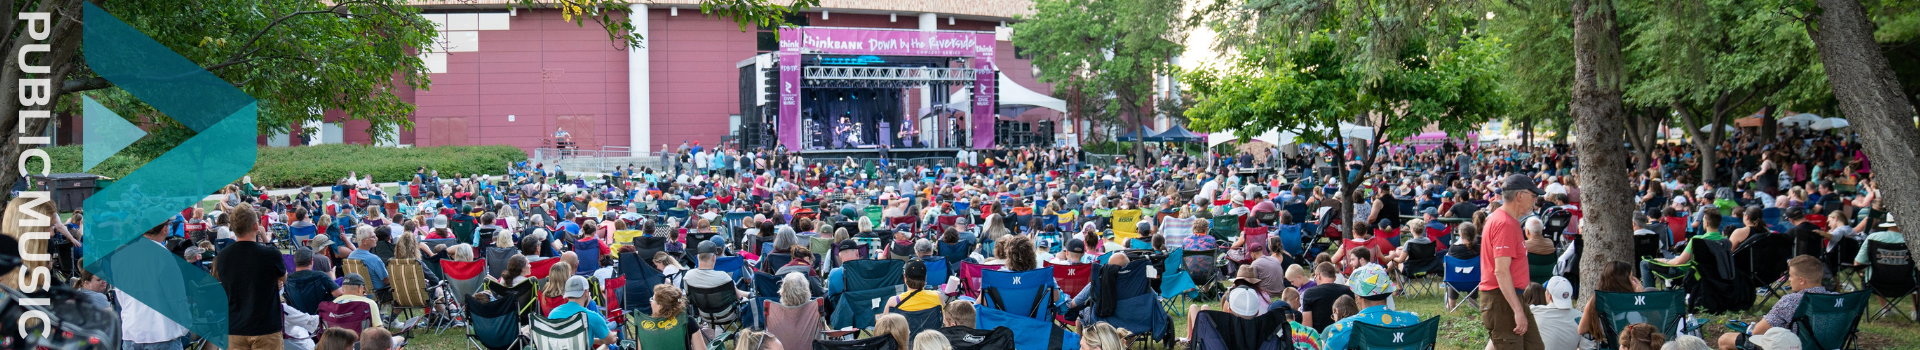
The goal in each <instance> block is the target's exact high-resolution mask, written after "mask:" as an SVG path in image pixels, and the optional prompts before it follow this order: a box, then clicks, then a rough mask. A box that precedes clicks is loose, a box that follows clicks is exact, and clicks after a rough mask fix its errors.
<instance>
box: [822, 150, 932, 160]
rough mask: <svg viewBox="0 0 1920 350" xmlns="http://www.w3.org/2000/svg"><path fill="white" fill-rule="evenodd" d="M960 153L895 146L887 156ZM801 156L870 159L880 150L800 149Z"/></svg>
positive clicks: (902, 156) (908, 157)
mask: <svg viewBox="0 0 1920 350" xmlns="http://www.w3.org/2000/svg"><path fill="white" fill-rule="evenodd" d="M958 153H960V149H959V148H894V149H889V150H887V158H890V159H915V158H953V157H954V155H955V154H958ZM800 156H801V157H804V158H808V161H813V160H815V159H844V158H847V157H852V158H854V159H870V158H880V150H879V149H874V148H851V149H812V150H803V151H800Z"/></svg>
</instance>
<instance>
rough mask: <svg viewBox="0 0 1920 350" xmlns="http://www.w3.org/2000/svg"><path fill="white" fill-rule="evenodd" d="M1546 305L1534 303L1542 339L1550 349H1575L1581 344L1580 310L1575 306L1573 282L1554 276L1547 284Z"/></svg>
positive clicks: (1533, 307)
mask: <svg viewBox="0 0 1920 350" xmlns="http://www.w3.org/2000/svg"><path fill="white" fill-rule="evenodd" d="M1546 297H1547V298H1546V299H1547V300H1546V302H1547V304H1546V305H1532V306H1529V308H1531V309H1533V319H1535V320H1539V321H1540V340H1541V342H1542V343H1544V344H1546V345H1547V348H1548V349H1573V348H1576V347H1579V346H1580V335H1579V334H1578V333H1576V332H1575V330H1576V329H1578V328H1579V326H1580V325H1579V322H1576V321H1575V320H1577V319H1579V318H1580V310H1575V309H1574V308H1573V282H1569V281H1567V278H1566V277H1560V276H1553V278H1552V279H1548V280H1547V284H1546Z"/></svg>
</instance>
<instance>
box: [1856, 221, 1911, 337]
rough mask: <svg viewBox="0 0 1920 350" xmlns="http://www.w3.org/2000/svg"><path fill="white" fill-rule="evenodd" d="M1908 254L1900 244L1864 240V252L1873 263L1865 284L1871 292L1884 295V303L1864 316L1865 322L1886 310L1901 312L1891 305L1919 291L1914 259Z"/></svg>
mask: <svg viewBox="0 0 1920 350" xmlns="http://www.w3.org/2000/svg"><path fill="white" fill-rule="evenodd" d="M1907 253H1908V252H1907V247H1906V245H1903V244H1896V243H1885V242H1878V241H1868V242H1867V254H1869V255H1868V256H1869V257H1870V258H1872V261H1870V262H1871V263H1872V264H1873V266H1872V267H1869V268H1868V270H1867V281H1866V285H1867V287H1868V288H1870V289H1872V290H1873V294H1874V295H1878V296H1880V297H1882V298H1886V299H1885V301H1886V304H1885V305H1884V306H1882V307H1880V311H1874V312H1873V316H1869V317H1867V318H1868V321H1872V320H1876V319H1879V318H1880V317H1883V316H1885V315H1886V314H1887V313H1888V312H1893V313H1896V314H1898V313H1902V312H1899V311H1896V310H1894V306H1895V305H1899V304H1900V300H1902V299H1906V298H1907V297H1908V296H1912V295H1913V294H1914V293H1915V292H1920V285H1917V284H1916V282H1915V277H1914V265H1913V259H1912V258H1911V257H1910V256H1909V255H1907ZM1901 318H1906V317H1904V316H1902V317H1901Z"/></svg>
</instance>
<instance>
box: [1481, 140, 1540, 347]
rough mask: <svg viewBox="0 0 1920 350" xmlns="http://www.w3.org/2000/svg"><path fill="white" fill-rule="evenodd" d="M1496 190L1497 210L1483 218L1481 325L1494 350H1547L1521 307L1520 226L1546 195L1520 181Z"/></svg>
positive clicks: (1523, 263) (1523, 261)
mask: <svg viewBox="0 0 1920 350" xmlns="http://www.w3.org/2000/svg"><path fill="white" fill-rule="evenodd" d="M1499 190H1500V191H1499V193H1500V207H1499V209H1498V210H1494V211H1493V212H1492V213H1490V214H1489V215H1487V222H1486V227H1485V228H1484V229H1483V230H1482V231H1481V234H1480V236H1481V237H1482V239H1481V244H1480V249H1481V251H1480V286H1479V290H1480V305H1481V314H1480V319H1481V322H1482V323H1484V324H1486V327H1487V335H1488V338H1490V340H1492V343H1493V344H1492V345H1493V348H1494V349H1501V350H1505V349H1528V350H1536V349H1545V348H1546V343H1544V342H1543V341H1542V340H1541V338H1540V328H1539V326H1538V323H1536V322H1533V312H1530V311H1528V309H1527V308H1526V307H1527V304H1526V303H1523V302H1521V301H1520V294H1521V292H1522V291H1524V290H1526V288H1527V285H1528V283H1530V281H1528V280H1527V276H1528V270H1527V247H1526V232H1525V231H1524V230H1522V229H1521V225H1520V220H1519V219H1520V218H1522V217H1526V215H1527V214H1528V213H1530V212H1532V211H1533V208H1534V204H1535V203H1536V202H1537V201H1539V200H1540V195H1541V194H1542V193H1543V192H1544V191H1541V190H1540V188H1539V187H1537V186H1535V185H1534V183H1533V180H1532V179H1529V178H1527V177H1526V176H1523V175H1512V176H1508V177H1507V178H1506V179H1504V180H1502V181H1501V182H1500V187H1499Z"/></svg>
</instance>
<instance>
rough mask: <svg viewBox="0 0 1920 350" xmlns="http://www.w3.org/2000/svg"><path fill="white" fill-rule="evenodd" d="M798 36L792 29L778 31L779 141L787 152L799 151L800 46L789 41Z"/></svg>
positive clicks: (797, 32) (796, 31)
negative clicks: (779, 39)
mask: <svg viewBox="0 0 1920 350" xmlns="http://www.w3.org/2000/svg"><path fill="white" fill-rule="evenodd" d="M799 36H800V31H799V30H795V29H792V28H785V29H780V38H781V39H782V40H781V41H780V51H779V52H778V53H776V54H774V58H775V59H778V60H780V86H779V89H780V119H779V124H780V125H778V128H779V131H780V141H781V142H782V143H785V144H786V145H787V149H788V150H794V151H798V150H800V83H801V80H800V46H799V45H798V44H795V43H794V42H793V41H791V39H788V38H796V37H799Z"/></svg>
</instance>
